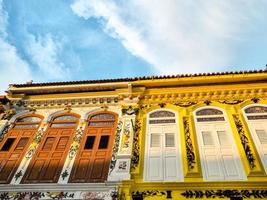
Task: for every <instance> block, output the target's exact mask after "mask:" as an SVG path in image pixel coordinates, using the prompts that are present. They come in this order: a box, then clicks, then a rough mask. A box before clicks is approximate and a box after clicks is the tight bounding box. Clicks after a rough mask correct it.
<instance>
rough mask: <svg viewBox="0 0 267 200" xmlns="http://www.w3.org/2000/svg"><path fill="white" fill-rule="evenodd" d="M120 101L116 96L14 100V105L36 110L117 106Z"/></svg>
mask: <svg viewBox="0 0 267 200" xmlns="http://www.w3.org/2000/svg"><path fill="white" fill-rule="evenodd" d="M118 101H119V99H118V97H116V96H112V97H94V98H73V99H52V100H34V101H33V100H13V101H12V104H14V105H17V106H20V107H21V106H23V107H34V108H67V107H66V106H71V107H84V106H96V105H106V104H116V103H118Z"/></svg>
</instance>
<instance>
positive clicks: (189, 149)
mask: <svg viewBox="0 0 267 200" xmlns="http://www.w3.org/2000/svg"><path fill="white" fill-rule="evenodd" d="M183 121H184V133H185V142H186V157H187V167H188V170H189V171H190V170H192V169H194V167H195V163H196V157H195V153H194V147H193V144H192V139H191V136H190V129H189V122H188V117H184V119H183Z"/></svg>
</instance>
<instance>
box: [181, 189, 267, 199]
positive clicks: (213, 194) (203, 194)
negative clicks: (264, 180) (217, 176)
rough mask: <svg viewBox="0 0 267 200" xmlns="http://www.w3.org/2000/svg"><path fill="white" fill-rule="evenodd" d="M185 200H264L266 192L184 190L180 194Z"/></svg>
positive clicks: (266, 195)
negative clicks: (235, 199)
mask: <svg viewBox="0 0 267 200" xmlns="http://www.w3.org/2000/svg"><path fill="white" fill-rule="evenodd" d="M181 195H182V196H184V197H185V198H187V199H202V198H210V199H214V198H230V197H241V198H244V199H246V198H248V199H250V198H253V199H254V198H257V199H266V198H267V190H186V191H185V192H183V193H181Z"/></svg>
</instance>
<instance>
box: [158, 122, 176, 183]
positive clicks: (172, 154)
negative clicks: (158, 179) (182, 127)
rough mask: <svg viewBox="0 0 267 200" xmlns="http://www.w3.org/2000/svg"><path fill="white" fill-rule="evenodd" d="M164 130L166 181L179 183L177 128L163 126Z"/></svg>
mask: <svg viewBox="0 0 267 200" xmlns="http://www.w3.org/2000/svg"><path fill="white" fill-rule="evenodd" d="M162 129H163V133H164V134H163V137H162V138H163V144H162V145H163V148H164V151H163V152H162V153H163V163H164V180H165V181H177V180H178V172H179V171H180V172H181V170H179V165H178V161H179V159H178V149H177V148H178V146H177V138H176V126H175V125H167V126H162Z"/></svg>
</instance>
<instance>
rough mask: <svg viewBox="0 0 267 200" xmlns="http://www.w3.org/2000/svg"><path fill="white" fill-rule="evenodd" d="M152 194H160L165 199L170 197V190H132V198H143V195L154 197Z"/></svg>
mask: <svg viewBox="0 0 267 200" xmlns="http://www.w3.org/2000/svg"><path fill="white" fill-rule="evenodd" d="M154 196H162V197H165V198H166V199H172V191H170V190H166V191H159V190H146V191H135V192H132V198H133V199H139V198H140V199H143V198H144V197H154Z"/></svg>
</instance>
